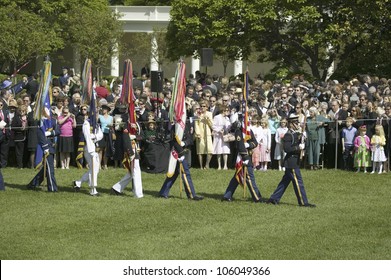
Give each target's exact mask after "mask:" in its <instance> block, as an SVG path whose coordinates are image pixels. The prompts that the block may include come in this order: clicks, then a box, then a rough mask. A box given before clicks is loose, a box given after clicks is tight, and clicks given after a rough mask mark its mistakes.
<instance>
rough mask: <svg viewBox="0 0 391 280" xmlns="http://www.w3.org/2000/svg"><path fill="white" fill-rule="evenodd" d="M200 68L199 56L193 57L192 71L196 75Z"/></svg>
mask: <svg viewBox="0 0 391 280" xmlns="http://www.w3.org/2000/svg"><path fill="white" fill-rule="evenodd" d="M199 70H200V59H199V58H194V57H192V58H191V73H192V74H193V75H194V77H195V72H196V71H199Z"/></svg>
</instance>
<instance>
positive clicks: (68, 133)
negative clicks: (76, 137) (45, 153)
mask: <svg viewBox="0 0 391 280" xmlns="http://www.w3.org/2000/svg"><path fill="white" fill-rule="evenodd" d="M58 124H59V125H60V131H61V132H60V137H59V141H58V142H59V145H58V151H59V153H60V161H61V169H69V162H70V159H71V153H73V152H74V143H73V129H74V128H76V118H75V115H73V114H71V113H70V112H69V108H68V107H64V108H63V109H62V115H61V116H59V117H58Z"/></svg>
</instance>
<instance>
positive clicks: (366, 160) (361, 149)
mask: <svg viewBox="0 0 391 280" xmlns="http://www.w3.org/2000/svg"><path fill="white" fill-rule="evenodd" d="M366 132H367V128H366V126H365V125H362V126H360V128H359V133H360V135H359V136H357V137H356V139H354V148H355V154H354V167H356V168H357V172H360V168H361V167H363V168H364V173H367V167H368V166H370V153H369V148H370V142H371V141H370V139H369V137H368V136H367V135H366Z"/></svg>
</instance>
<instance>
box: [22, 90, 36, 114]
mask: <svg viewBox="0 0 391 280" xmlns="http://www.w3.org/2000/svg"><path fill="white" fill-rule="evenodd" d="M21 98H22V100H23V105H25V106H26V108H27V114H28V113H30V112H31V111H32V110H33V108H32V107H31V97H30V95H28V94H22V96H21Z"/></svg>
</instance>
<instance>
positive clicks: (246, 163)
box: [243, 143, 248, 165]
mask: <svg viewBox="0 0 391 280" xmlns="http://www.w3.org/2000/svg"><path fill="white" fill-rule="evenodd" d="M246 144H247V143H246ZM243 164H244V165H248V160H245V161H243Z"/></svg>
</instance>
